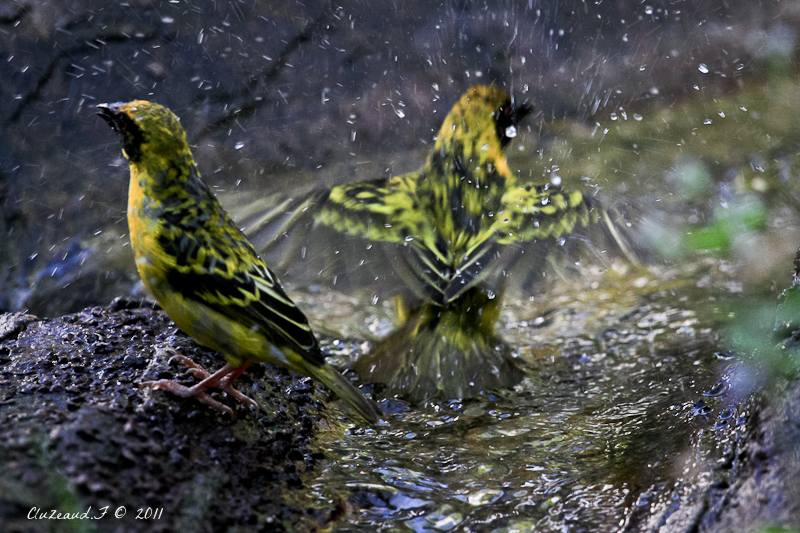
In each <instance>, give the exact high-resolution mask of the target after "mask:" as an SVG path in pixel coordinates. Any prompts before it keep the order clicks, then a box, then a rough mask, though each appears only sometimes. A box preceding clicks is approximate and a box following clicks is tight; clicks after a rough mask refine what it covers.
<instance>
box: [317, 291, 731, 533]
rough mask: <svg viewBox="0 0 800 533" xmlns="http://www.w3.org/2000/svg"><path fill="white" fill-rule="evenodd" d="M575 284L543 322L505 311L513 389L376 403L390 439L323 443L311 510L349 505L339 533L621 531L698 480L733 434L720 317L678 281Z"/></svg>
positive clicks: (381, 432) (557, 297)
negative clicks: (523, 366) (467, 398)
mask: <svg viewBox="0 0 800 533" xmlns="http://www.w3.org/2000/svg"><path fill="white" fill-rule="evenodd" d="M653 278H654V279H655V277H653ZM617 281H619V280H617ZM584 283H586V284H587V285H588V283H587V282H586V278H585V277H584V278H582V281H581V282H574V283H572V285H570V284H569V283H567V284H566V285H567V287H566V288H564V289H562V290H559V291H558V292H556V293H552V292H548V295H547V296H548V303H550V304H552V306H551V307H548V310H549V312H548V313H544V311H545V309H541V308H539V307H538V306H536V305H533V304H531V303H530V302H529V301H527V300H526V301H524V302H517V303H512V304H511V305H509V306H508V308H507V309H506V312H505V314H504V326H505V327H504V330H503V331H502V334H503V336H504V337H505V338H507V339H508V340H509V341H511V342H512V343H513V344H514V345H515V346H517V347H518V348H519V351H520V355H521V356H522V357H525V358H526V359H528V361H529V362H530V363H531V365H532V366H533V369H534V371H533V372H532V373H531V375H530V376H529V377H528V378H527V379H526V380H525V381H524V382H523V384H522V385H520V386H518V387H516V389H515V390H514V391H505V392H503V391H500V392H498V393H497V394H488V395H486V397H485V399H483V400H481V401H472V402H463V403H462V402H459V401H451V402H448V403H436V404H432V405H428V406H426V407H424V408H408V407H406V406H405V404H403V403H402V402H397V401H388V402H384V409H385V410H386V412H387V418H388V420H389V422H388V424H387V425H386V426H384V427H381V428H379V429H377V430H368V431H363V430H357V431H355V432H353V433H352V434H349V435H346V436H345V437H343V438H341V440H338V441H336V442H320V446H322V447H323V448H324V449H325V454H326V459H327V460H328V461H329V464H328V465H327V466H326V467H325V468H321V469H319V470H318V471H316V472H315V473H314V475H315V476H316V479H314V480H313V481H311V482H310V484H311V485H312V486H313V487H314V497H315V498H317V499H318V501H319V503H320V504H322V503H323V502H326V501H328V502H329V501H330V499H331V498H333V497H334V494H338V493H341V491H342V490H344V489H345V488H346V490H347V491H348V493H349V495H348V501H349V502H350V503H351V504H352V505H353V509H352V516H350V517H349V518H348V520H347V524H346V525H345V524H342V525H340V526H339V530H340V531H374V530H376V529H377V530H380V531H393V530H403V529H406V528H407V529H410V530H412V531H417V532H428V531H431V532H433V531H455V530H462V529H464V528H467V527H468V528H469V530H470V531H526V530H530V529H531V528H535V529H536V530H537V531H565V530H569V531H608V530H617V529H619V528H620V527H624V526H626V525H630V522H631V520H632V519H635V517H636V511H637V509H642V508H652V509H656V508H657V507H654V506H659V505H663V504H664V503H665V502H663V501H661V500H662V499H663V498H664V495H663V494H662V493H663V492H664V490H665V489H671V488H672V487H674V486H675V484H676V483H681V479H688V478H687V476H689V475H694V477H693V478H692V479H693V480H694V481H695V482H696V481H697V479H702V476H705V475H706V474H705V472H706V471H708V470H709V469H710V467H711V465H712V464H714V462H715V461H716V460H717V459H718V456H719V454H720V453H721V452H722V450H723V449H724V447H725V443H726V442H727V440H728V439H729V438H730V437H731V436H730V434H731V433H732V432H735V430H736V425H737V423H738V422H737V416H736V413H737V411H736V409H735V408H734V407H732V406H731V405H729V404H728V403H726V402H728V400H727V399H726V393H727V391H728V389H729V388H730V387H729V386H728V384H727V382H726V381H725V372H726V371H727V366H726V367H722V366H720V365H733V364H735V363H736V361H735V358H733V359H732V360H730V359H731V358H732V356H730V354H726V355H725V356H724V357H720V352H718V350H717V349H716V341H717V339H716V333H715V332H716V331H717V328H716V326H718V322H719V321H720V318H721V316H720V314H721V312H722V311H720V310H715V309H714V308H711V307H710V306H709V304H708V303H707V300H706V298H707V294H706V293H705V291H704V290H701V289H698V288H697V287H696V286H695V285H694V284H692V283H688V282H685V281H680V280H679V279H673V281H672V282H665V281H663V279H662V280H661V281H658V282H655V281H653V282H652V283H647V284H641V285H642V287H641V288H640V289H637V290H635V291H634V290H633V289H631V290H629V291H628V292H625V291H624V290H623V291H619V293H613V291H614V289H613V288H612V287H611V286H610V285H609V286H608V287H605V288H604V287H603V286H600V287H599V288H598V289H597V290H594V291H591V294H590V293H585V292H583V291H582V289H581V285H582V284H584ZM601 283H602V281H601ZM618 285H619V286H632V285H628V284H625V283H619V284H618ZM609 294H610V295H611V296H613V297H611V298H608V297H607V296H608V295H609ZM554 302H557V303H554ZM718 305H719V308H720V309H722V307H723V306H722V304H718ZM545 314H546V317H547V319H546V320H537V318H540V317H541V316H544V315H545ZM523 323H524V325H521V324H523ZM721 375H722V379H721V378H720V376H721ZM739 418H740V417H739ZM320 438H321V439H324V438H325V436H324V435H321V436H320ZM692 473H697V474H696V475H695V474H692ZM698 476H700V477H699V478H698Z"/></svg>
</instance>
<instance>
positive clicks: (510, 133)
mask: <svg viewBox="0 0 800 533" xmlns="http://www.w3.org/2000/svg"><path fill="white" fill-rule="evenodd" d="M516 136H517V128H515V127H514V126H509V127H507V128H506V137H508V138H509V139H513V138H514V137H516Z"/></svg>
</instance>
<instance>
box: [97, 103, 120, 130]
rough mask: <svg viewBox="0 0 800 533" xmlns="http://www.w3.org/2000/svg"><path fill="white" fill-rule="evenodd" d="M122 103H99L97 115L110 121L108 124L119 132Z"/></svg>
mask: <svg viewBox="0 0 800 533" xmlns="http://www.w3.org/2000/svg"><path fill="white" fill-rule="evenodd" d="M122 105H123V104H122V102H118V103H116V104H98V106H97V109H99V111H98V112H97V115H98V116H100V117H102V118H103V120H105V121H106V122H108V125H109V126H111V128H112V129H113V130H114V131H116V132H117V133H119V132H120V122H119V108H120V106H122Z"/></svg>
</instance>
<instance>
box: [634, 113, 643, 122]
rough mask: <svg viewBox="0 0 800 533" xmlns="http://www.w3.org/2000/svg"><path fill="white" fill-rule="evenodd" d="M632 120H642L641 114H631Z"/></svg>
mask: <svg viewBox="0 0 800 533" xmlns="http://www.w3.org/2000/svg"><path fill="white" fill-rule="evenodd" d="M633 120H635V121H636V122H641V121H642V115H640V114H639V113H634V114H633Z"/></svg>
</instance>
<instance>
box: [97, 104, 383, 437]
mask: <svg viewBox="0 0 800 533" xmlns="http://www.w3.org/2000/svg"><path fill="white" fill-rule="evenodd" d="M99 115H100V116H101V117H103V118H104V119H105V120H106V121H107V122H108V123H109V125H110V126H111V127H112V128H113V129H114V130H115V131H116V132H117V133H118V135H119V138H120V140H121V142H122V148H123V154H124V155H125V157H126V158H127V160H128V163H129V165H130V171H131V179H130V189H129V195H128V225H129V229H130V238H131V244H132V247H133V252H134V255H135V257H136V267H137V269H138V270H139V274H140V275H141V277H142V280H143V281H144V283H145V285H147V287H148V288H149V289H150V291H151V292H152V293H153V296H155V298H156V300H157V301H158V303H159V304H160V305H161V307H162V308H163V309H164V310H165V311H166V312H167V314H168V315H169V316H170V317H171V318H172V319H173V320H174V321H175V323H176V324H177V325H178V327H180V328H181V329H182V330H183V331H185V332H186V333H188V334H189V335H191V336H192V337H193V338H194V339H195V340H196V341H197V342H198V343H200V344H202V345H203V346H207V347H209V348H212V349H215V350H218V351H219V352H222V354H223V355H224V356H225V359H226V361H227V364H226V365H225V366H224V367H222V368H221V369H220V370H219V371H217V372H215V373H213V374H210V373H209V372H207V371H205V370H204V369H202V368H201V367H199V366H198V365H196V364H195V363H194V362H192V361H191V360H190V359H189V358H187V357H184V356H179V360H180V361H181V362H183V363H184V364H185V365H186V366H188V367H189V368H190V372H191V373H192V374H194V375H195V376H196V377H200V378H202V381H200V382H199V383H197V384H196V385H194V386H192V387H186V386H183V385H180V384H178V383H176V382H174V381H170V380H159V381H154V382H146V383H144V384H145V385H148V386H150V387H151V388H160V389H166V390H168V391H171V392H173V393H175V394H177V395H179V396H183V397H193V398H196V399H197V400H199V401H201V402H203V403H206V404H208V405H209V406H211V407H212V408H214V409H216V410H218V411H221V412H225V413H228V414H230V415H231V416H233V411H232V410H231V409H230V408H229V407H227V406H225V405H223V404H222V403H220V402H218V401H217V400H215V399H213V398H211V397H210V396H209V395H208V394H207V392H206V391H207V390H208V389H210V388H213V387H220V388H222V389H223V390H225V391H226V392H227V393H229V394H230V395H231V396H233V397H234V398H236V399H237V400H238V401H240V402H242V403H244V404H247V405H252V406H255V407H256V408H257V404H256V403H255V401H254V400H252V399H250V398H248V397H247V396H245V395H244V394H242V393H241V392H239V391H238V390H236V389H234V388H233V383H234V381H235V380H236V378H237V377H238V376H240V375H241V374H242V372H244V370H245V369H246V368H247V367H248V366H249V365H250V364H251V363H254V362H270V363H275V364H278V365H281V366H284V367H286V368H288V369H290V370H294V371H296V372H299V373H301V374H305V375H308V376H311V377H312V378H314V379H316V380H318V381H320V382H322V383H323V384H325V385H326V386H327V387H328V388H329V389H331V390H332V391H333V392H334V393H335V394H337V395H338V396H339V397H340V398H342V399H343V400H345V401H346V402H347V403H349V404H350V405H351V406H352V407H353V408H354V409H355V410H356V411H357V412H358V414H360V415H361V416H362V417H364V418H365V419H366V420H367V421H369V422H370V423H375V422H377V421H378V419H379V415H380V410H379V408H378V406H377V405H376V404H375V403H374V402H373V401H371V400H368V399H367V398H365V397H364V396H363V395H362V394H361V392H360V391H359V390H358V389H356V388H355V387H354V386H353V385H352V384H351V383H350V382H349V381H348V380H347V379H346V378H344V377H343V376H342V375H341V374H340V373H339V372H338V371H337V370H336V369H335V368H333V367H332V366H331V365H330V364H329V363H327V362H326V361H325V357H324V355H323V353H322V352H321V351H320V347H319V345H318V343H317V339H316V337H315V336H314V334H313V332H312V331H311V328H310V327H309V324H308V320H307V319H306V317H305V315H303V313H302V312H301V311H300V310H299V309H298V308H297V306H296V305H295V304H294V303H293V302H292V300H291V299H290V298H289V297H288V296H287V295H286V293H285V292H284V291H283V289H282V288H281V286H280V283H279V282H278V279H277V278H276V277H275V275H274V274H273V273H272V272H271V271H270V269H269V268H267V265H266V264H265V263H264V261H263V260H262V259H261V258H260V257H259V256H258V254H257V253H256V252H255V250H254V249H253V247H252V246H251V245H250V243H249V242H248V241H247V239H246V238H245V236H244V235H243V234H242V232H241V231H240V230H239V229H238V228H237V227H236V225H235V224H234V223H233V220H231V218H230V216H228V213H226V212H225V210H224V209H223V208H222V206H221V205H220V203H219V201H218V200H217V198H216V197H215V196H214V195H213V194H212V193H211V191H210V190H209V188H208V187H207V186H206V185H205V184H204V183H203V182H202V181H201V180H200V174H199V173H198V171H197V165H196V164H195V161H194V158H193V157H192V152H191V150H190V149H189V145H188V143H187V141H186V134H185V132H184V130H183V128H182V127H181V125H180V122H179V121H178V118H177V117H176V116H175V114H173V113H172V112H171V111H170V110H168V109H166V108H165V107H163V106H161V105H158V104H156V103H150V102H147V101H143V100H137V101H133V102H128V103H118V104H108V105H101V106H100V113H99Z"/></svg>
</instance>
